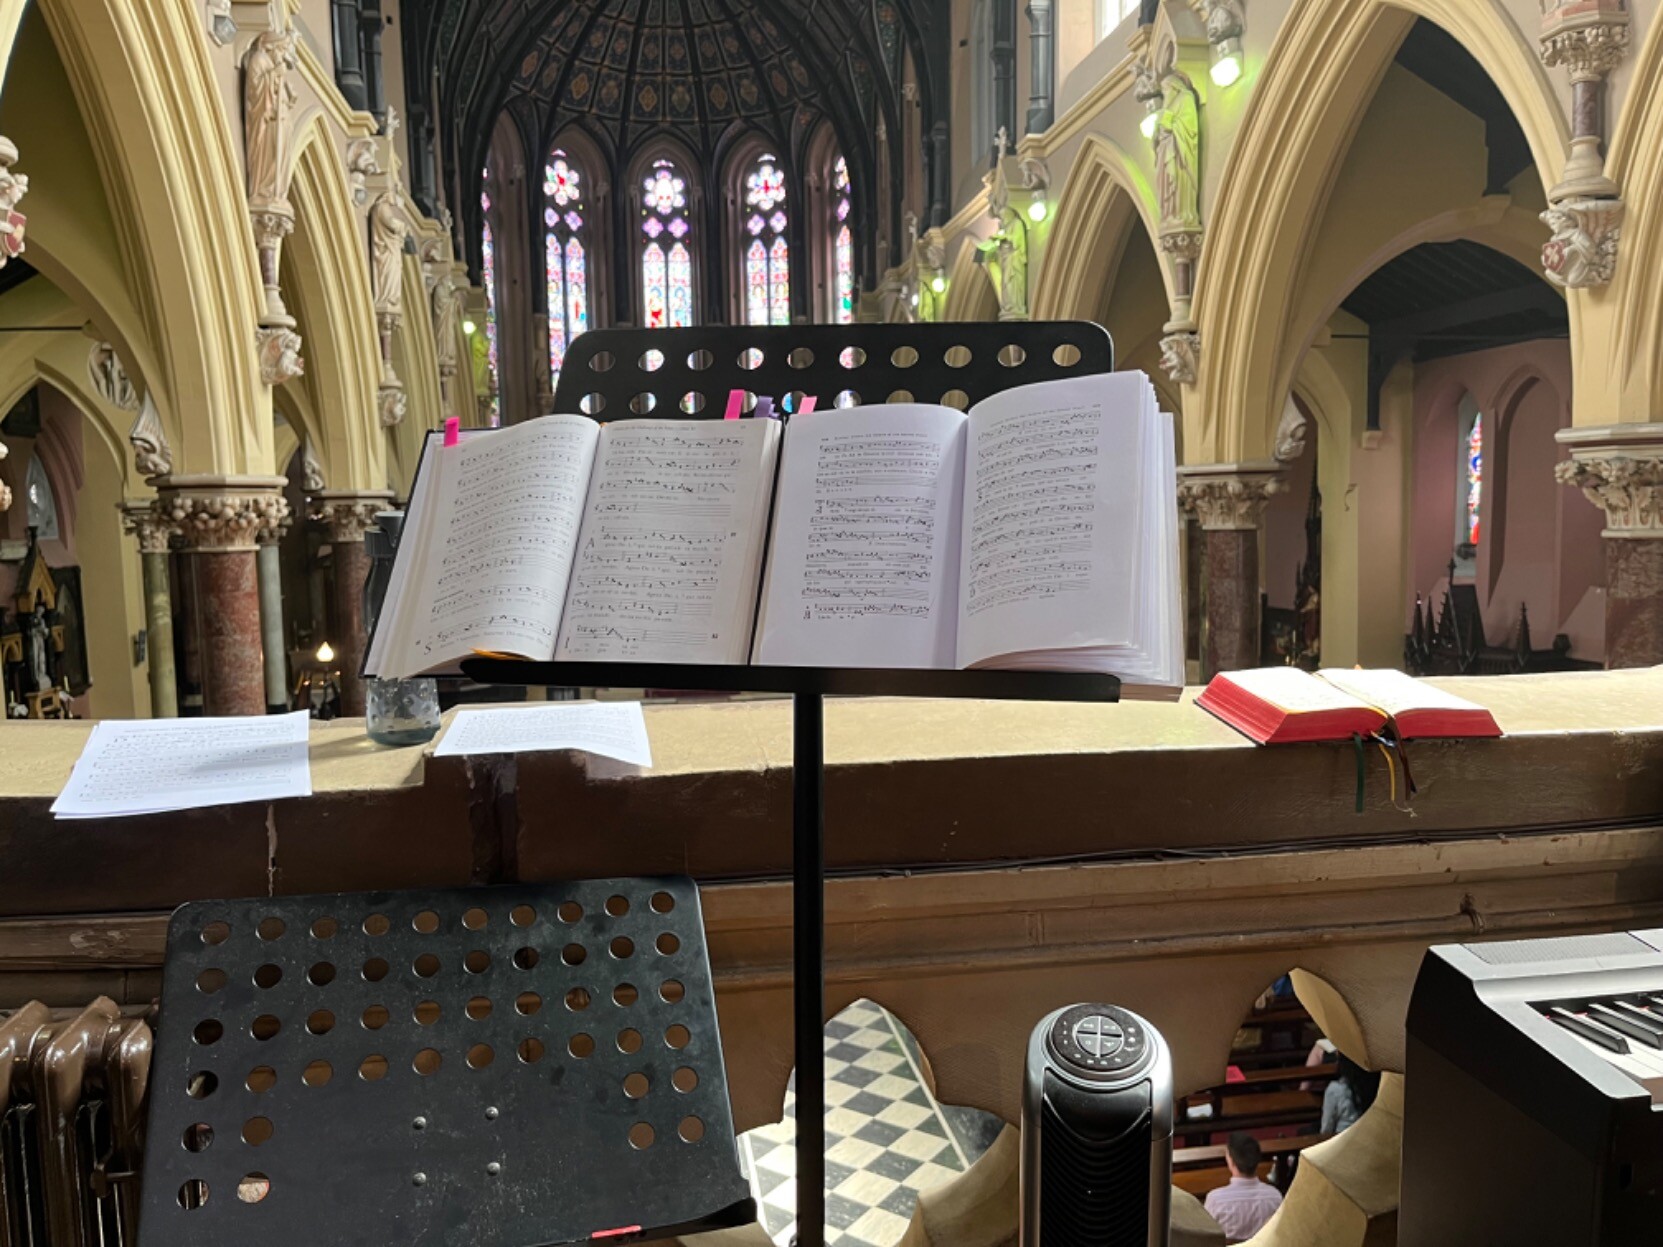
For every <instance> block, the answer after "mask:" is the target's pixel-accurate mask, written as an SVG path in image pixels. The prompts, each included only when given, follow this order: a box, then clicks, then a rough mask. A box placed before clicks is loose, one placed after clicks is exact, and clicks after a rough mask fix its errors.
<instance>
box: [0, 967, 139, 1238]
mask: <svg viewBox="0 0 1663 1247" xmlns="http://www.w3.org/2000/svg"><path fill="white" fill-rule="evenodd" d="M150 1055H151V1031H150V1025H149V1023H148V1021H147V1020H146V1018H145V1017H144V1016H143V1015H141V1014H140V1013H138V1012H136V1011H133V1010H127V1011H125V1012H124V1011H123V1010H122V1009H121V1008H119V1007H118V1006H117V1005H116V1004H115V1002H114V1001H112V1000H109V999H107V998H106V997H103V996H100V997H99V998H98V999H97V1000H94V1001H93V1002H92V1003H91V1004H90V1005H88V1006H87V1007H86V1008H85V1009H83V1010H81V1011H80V1012H75V1011H74V1010H53V1009H48V1008H47V1007H46V1006H45V1005H43V1004H40V1003H38V1002H33V1003H30V1004H27V1005H24V1006H23V1008H21V1009H18V1010H16V1011H15V1012H9V1013H8V1012H0V1247H132V1245H133V1244H134V1243H136V1242H137V1239H138V1234H137V1229H138V1208H139V1191H138V1172H139V1160H140V1154H141V1150H142V1147H143V1142H144V1118H143V1103H144V1091H145V1085H146V1083H147V1082H148V1081H149V1078H150Z"/></svg>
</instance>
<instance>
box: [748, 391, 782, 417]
mask: <svg viewBox="0 0 1663 1247" xmlns="http://www.w3.org/2000/svg"><path fill="white" fill-rule="evenodd" d="M751 414H752V415H753V416H755V417H756V418H757V419H758V420H778V419H779V417H778V416H777V415H775V414H774V400H773V399H771V398H769V397H768V395H766V394H758V395H757V396H756V410H755V411H753V412H751Z"/></svg>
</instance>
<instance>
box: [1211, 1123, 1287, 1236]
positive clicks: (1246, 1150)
mask: <svg viewBox="0 0 1663 1247" xmlns="http://www.w3.org/2000/svg"><path fill="white" fill-rule="evenodd" d="M1263 1154H1264V1153H1263V1151H1262V1150H1261V1149H1260V1147H1259V1141H1258V1140H1257V1139H1255V1138H1254V1137H1253V1136H1252V1135H1250V1134H1242V1133H1240V1132H1238V1133H1236V1134H1233V1135H1231V1136H1230V1141H1229V1142H1228V1143H1227V1144H1225V1145H1224V1163H1225V1164H1227V1165H1229V1167H1230V1181H1229V1182H1228V1183H1227V1184H1226V1185H1224V1186H1221V1187H1218V1188H1217V1189H1216V1190H1213V1191H1209V1192H1208V1193H1207V1200H1206V1204H1205V1207H1206V1209H1207V1215H1208V1216H1210V1217H1211V1218H1212V1219H1213V1220H1214V1221H1217V1222H1218V1225H1219V1228H1220V1229H1221V1230H1223V1231H1224V1241H1225V1242H1228V1243H1242V1242H1246V1241H1247V1240H1248V1239H1250V1238H1252V1237H1253V1236H1254V1235H1255V1234H1257V1233H1258V1232H1259V1231H1260V1230H1262V1229H1263V1228H1264V1226H1265V1222H1267V1221H1269V1220H1270V1218H1271V1216H1272V1215H1273V1214H1274V1213H1275V1212H1276V1210H1277V1209H1278V1208H1280V1207H1281V1206H1282V1192H1281V1191H1278V1190H1277V1189H1276V1188H1275V1187H1274V1186H1272V1185H1270V1183H1268V1182H1261V1181H1259V1161H1260V1159H1261V1157H1262V1156H1263Z"/></svg>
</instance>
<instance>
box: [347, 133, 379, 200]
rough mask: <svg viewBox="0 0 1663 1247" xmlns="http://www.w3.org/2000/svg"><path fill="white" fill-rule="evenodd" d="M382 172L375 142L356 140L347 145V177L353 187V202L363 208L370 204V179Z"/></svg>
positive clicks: (366, 139)
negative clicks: (376, 156)
mask: <svg viewBox="0 0 1663 1247" xmlns="http://www.w3.org/2000/svg"><path fill="white" fill-rule="evenodd" d="M380 172H381V162H380V161H379V160H377V159H376V158H375V140H374V139H371V138H356V139H353V140H352V142H350V143H348V144H347V145H346V176H347V181H348V183H350V184H351V186H352V202H353V203H355V204H357V205H358V206H359V207H362V206H363V205H364V204H366V203H368V202H369V190H368V182H369V179H370V178H371V177H373V176H375V175H376V174H378V173H380Z"/></svg>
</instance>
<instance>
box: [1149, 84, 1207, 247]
mask: <svg viewBox="0 0 1663 1247" xmlns="http://www.w3.org/2000/svg"><path fill="white" fill-rule="evenodd" d="M1155 191H1156V198H1157V200H1158V201H1159V204H1160V210H1161V220H1160V228H1161V231H1162V232H1163V233H1164V232H1166V231H1169V230H1173V231H1180V230H1181V231H1192V230H1199V229H1200V228H1201V111H1200V99H1199V97H1198V96H1197V95H1196V92H1195V84H1194V83H1193V82H1191V81H1190V79H1189V76H1188V75H1187V74H1185V73H1184V71H1183V70H1181V69H1179V68H1178V66H1177V64H1176V62H1175V61H1169V63H1168V65H1167V68H1166V72H1165V73H1164V74H1162V75H1161V108H1160V112H1158V113H1156V115H1155Z"/></svg>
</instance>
